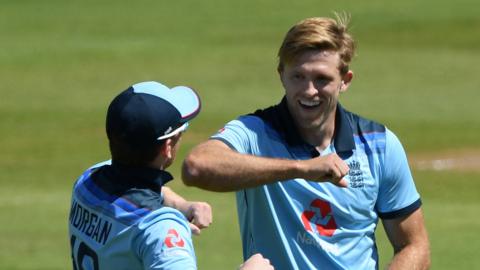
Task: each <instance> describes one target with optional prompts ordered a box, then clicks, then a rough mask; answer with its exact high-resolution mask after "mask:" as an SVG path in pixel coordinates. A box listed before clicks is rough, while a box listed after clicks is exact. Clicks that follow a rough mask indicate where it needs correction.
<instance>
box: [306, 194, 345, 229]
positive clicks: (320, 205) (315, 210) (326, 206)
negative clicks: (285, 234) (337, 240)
mask: <svg viewBox="0 0 480 270" xmlns="http://www.w3.org/2000/svg"><path fill="white" fill-rule="evenodd" d="M302 222H303V226H304V227H305V230H307V231H310V232H313V231H314V229H313V228H312V224H313V225H315V229H316V231H317V232H318V233H319V234H320V235H323V236H327V237H330V236H332V235H333V234H334V233H335V230H336V229H337V223H336V222H335V218H334V217H333V213H332V207H331V206H330V203H329V202H326V201H323V200H320V199H315V200H313V201H312V202H311V203H310V209H308V210H305V211H303V213H302Z"/></svg>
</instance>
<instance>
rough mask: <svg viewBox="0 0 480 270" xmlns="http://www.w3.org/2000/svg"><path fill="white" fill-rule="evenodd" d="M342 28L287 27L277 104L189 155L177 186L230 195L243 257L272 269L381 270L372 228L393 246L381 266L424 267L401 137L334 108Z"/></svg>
mask: <svg viewBox="0 0 480 270" xmlns="http://www.w3.org/2000/svg"><path fill="white" fill-rule="evenodd" d="M347 23H348V20H347V19H346V18H342V17H340V16H339V17H338V18H337V20H334V19H331V18H308V19H305V20H302V21H300V22H299V23H297V24H296V25H294V26H293V27H292V28H291V29H290V30H289V31H288V33H287V34H286V36H285V38H284V40H283V43H282V45H281V47H280V50H279V53H278V56H279V64H278V74H279V77H280V81H281V83H282V85H283V87H284V89H285V96H284V97H283V99H282V100H281V101H280V102H279V103H278V104H276V105H274V106H271V107H269V108H266V109H263V110H257V111H256V112H254V113H251V114H247V115H243V116H240V117H239V118H237V119H235V120H233V121H231V122H229V123H227V124H226V125H225V127H224V128H222V129H221V130H220V131H219V132H218V133H217V134H215V135H213V136H212V137H211V139H210V140H208V141H206V142H204V143H202V144H200V145H198V146H196V147H195V148H194V149H193V150H192V151H191V153H190V154H189V155H188V156H187V158H186V160H185V161H184V164H183V170H182V172H183V179H184V182H185V183H186V184H187V185H193V186H197V187H200V188H203V189H207V190H213V191H237V192H236V195H237V210H238V218H239V222H240V230H241V237H242V243H243V253H244V256H245V258H247V257H248V256H249V255H251V254H253V253H256V252H260V253H262V254H263V255H264V256H265V257H266V258H268V259H270V261H271V262H272V265H273V266H274V267H275V268H276V269H302V270H303V269H362V270H366V269H378V267H379V265H378V253H377V246H376V243H375V229H376V228H377V224H378V221H379V219H381V220H382V221H383V225H384V229H385V231H386V234H387V236H388V239H389V240H390V242H391V244H392V246H393V249H394V256H393V258H392V259H391V261H390V264H389V268H390V269H427V268H428V267H429V264H430V252H429V240H428V236H427V231H426V229H425V225H424V219H423V214H422V209H421V200H420V195H419V194H418V192H417V190H416V188H415V184H414V181H413V178H412V175H411V172H410V169H409V166H408V163H407V158H406V155H405V152H404V149H403V147H402V145H401V143H400V141H399V139H398V138H397V137H396V136H395V134H394V133H393V132H392V131H391V130H389V129H388V128H387V127H386V126H384V125H382V124H380V123H377V122H375V121H372V120H369V119H366V118H364V117H361V116H359V115H357V114H355V113H352V112H349V111H347V110H346V109H345V108H343V107H342V106H341V105H340V103H339V95H340V94H341V93H344V92H345V91H347V89H348V88H349V86H350V85H351V83H352V80H353V72H352V70H350V68H349V63H350V62H351V60H352V58H353V56H354V49H355V46H354V40H353V38H352V37H351V35H350V34H349V33H348V32H347ZM374 105H375V104H372V106H374Z"/></svg>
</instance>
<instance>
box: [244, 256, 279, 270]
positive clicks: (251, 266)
mask: <svg viewBox="0 0 480 270" xmlns="http://www.w3.org/2000/svg"><path fill="white" fill-rule="evenodd" d="M273 269H274V268H273V266H272V265H271V264H270V261H269V260H268V259H266V258H263V256H262V254H260V253H257V254H255V255H252V256H251V257H250V258H248V260H246V261H245V262H244V263H243V264H241V265H240V266H239V267H238V270H273Z"/></svg>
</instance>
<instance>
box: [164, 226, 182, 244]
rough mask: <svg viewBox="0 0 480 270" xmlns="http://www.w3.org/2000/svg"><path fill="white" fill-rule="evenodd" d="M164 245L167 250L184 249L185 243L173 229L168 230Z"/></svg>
mask: <svg viewBox="0 0 480 270" xmlns="http://www.w3.org/2000/svg"><path fill="white" fill-rule="evenodd" d="M165 245H166V246H167V248H173V247H184V246H185V241H183V239H182V237H180V235H179V234H178V232H177V231H176V230H175V229H170V230H168V233H167V236H166V237H165Z"/></svg>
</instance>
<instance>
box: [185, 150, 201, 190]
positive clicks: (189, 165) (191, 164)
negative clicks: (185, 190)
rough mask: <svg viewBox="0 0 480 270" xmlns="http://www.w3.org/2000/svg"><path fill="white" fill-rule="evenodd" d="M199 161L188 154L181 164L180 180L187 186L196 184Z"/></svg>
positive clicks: (198, 175) (198, 177)
mask: <svg viewBox="0 0 480 270" xmlns="http://www.w3.org/2000/svg"><path fill="white" fill-rule="evenodd" d="M198 163H199V162H198V161H197V160H196V159H195V157H194V156H192V155H188V156H187V157H186V158H185V160H184V161H183V164H182V180H183V183H184V184H185V185H187V186H196V185H198V184H197V182H198V180H199V179H200V176H201V175H200V169H199V164H198Z"/></svg>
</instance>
